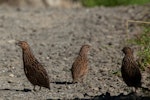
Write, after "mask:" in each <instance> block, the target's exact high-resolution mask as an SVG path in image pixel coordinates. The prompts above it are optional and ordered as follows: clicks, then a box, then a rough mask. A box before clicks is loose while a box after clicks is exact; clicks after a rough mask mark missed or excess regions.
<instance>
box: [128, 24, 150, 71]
mask: <svg viewBox="0 0 150 100" xmlns="http://www.w3.org/2000/svg"><path fill="white" fill-rule="evenodd" d="M129 43H132V44H135V45H138V46H139V47H140V51H138V56H139V59H138V63H139V65H140V67H141V68H142V69H143V70H144V69H145V67H147V66H150V25H149V26H144V31H143V33H141V34H139V35H137V36H136V37H135V38H133V39H131V40H129Z"/></svg>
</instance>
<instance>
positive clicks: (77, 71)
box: [71, 56, 85, 77]
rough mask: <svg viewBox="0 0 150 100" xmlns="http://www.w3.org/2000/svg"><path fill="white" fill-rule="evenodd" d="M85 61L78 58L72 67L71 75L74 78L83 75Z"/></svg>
mask: <svg viewBox="0 0 150 100" xmlns="http://www.w3.org/2000/svg"><path fill="white" fill-rule="evenodd" d="M84 66H85V61H84V59H83V58H82V57H81V56H78V57H77V58H76V60H75V62H74V63H73V65H72V69H71V70H72V74H73V76H75V77H80V76H82V74H83V70H84Z"/></svg>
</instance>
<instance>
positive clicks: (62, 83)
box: [51, 81, 73, 85]
mask: <svg viewBox="0 0 150 100" xmlns="http://www.w3.org/2000/svg"><path fill="white" fill-rule="evenodd" d="M51 83H54V84H58V85H69V84H73V83H72V82H66V81H64V82H51Z"/></svg>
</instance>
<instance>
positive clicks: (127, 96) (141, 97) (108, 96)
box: [92, 92, 150, 100]
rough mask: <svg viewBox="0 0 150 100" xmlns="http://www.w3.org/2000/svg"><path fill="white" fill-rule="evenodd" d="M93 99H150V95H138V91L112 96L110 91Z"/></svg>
mask: <svg viewBox="0 0 150 100" xmlns="http://www.w3.org/2000/svg"><path fill="white" fill-rule="evenodd" d="M92 99H93V100H150V96H138V95H137V94H136V93H133V92H131V93H129V94H127V95H124V94H123V93H121V94H119V95H117V96H111V95H110V93H108V92H106V94H101V95H97V96H94V97H92Z"/></svg>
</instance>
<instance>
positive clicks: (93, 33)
mask: <svg viewBox="0 0 150 100" xmlns="http://www.w3.org/2000/svg"><path fill="white" fill-rule="evenodd" d="M148 10H150V9H149V8H148V7H147V8H145V7H136V6H128V7H116V8H104V7H100V8H92V9H85V8H77V9H56V8H49V9H46V10H45V9H33V10H31V9H12V8H2V7H1V8H0V47H1V49H0V53H1V57H0V100H20V99H24V100H27V99H28V100H50V99H58V98H59V99H74V98H93V97H94V96H99V97H97V98H101V99H100V100H108V98H109V99H110V100H112V99H113V98H116V99H117V98H120V97H124V96H122V95H120V94H121V93H123V94H124V95H127V96H128V94H129V93H130V91H131V89H129V88H128V87H127V86H126V84H125V83H124V82H123V81H122V78H121V76H120V75H115V74H113V73H114V72H116V71H117V70H120V66H121V60H122V57H123V55H122V52H121V49H122V47H123V46H125V45H126V43H125V42H124V40H125V39H126V38H127V36H126V34H125V33H126V31H125V20H127V19H132V20H143V19H144V18H145V17H146V18H150V13H148ZM135 32H137V31H136V30H135V29H134V28H133V31H132V32H131V33H135ZM130 35H131V34H130ZM15 39H16V40H25V41H28V43H29V44H30V45H31V47H32V50H33V52H34V54H35V55H36V57H37V58H38V60H40V62H42V63H43V64H44V65H45V68H46V69H47V70H48V74H49V76H50V80H51V82H56V83H57V84H55V83H51V90H50V91H49V90H47V89H45V88H42V90H41V91H37V92H31V91H30V89H31V90H32V89H33V86H32V85H31V84H30V83H29V82H28V81H27V79H26V77H25V75H24V72H23V66H22V54H21V49H20V48H19V47H17V46H16V45H15ZM83 44H90V45H91V46H92V49H91V51H90V54H89V60H90V62H89V73H88V76H87V80H86V81H85V83H84V84H78V85H73V84H65V83H66V82H71V81H72V79H71V73H70V68H71V65H72V63H73V61H74V58H75V57H76V56H77V53H78V51H79V49H80V47H81V45H83ZM135 51H136V50H135ZM148 76H149V74H147V72H143V80H142V81H143V85H144V86H147V87H149V85H150V83H149V79H148ZM37 89H38V87H37ZM25 90H26V91H25ZM28 90H29V91H28ZM137 92H138V94H139V95H142V97H145V96H146V95H148V93H146V94H145V93H143V91H142V90H138V91H137ZM90 96H91V97H90ZM111 96H112V97H111ZM127 96H125V97H127ZM116 99H113V100H116ZM117 100H118V99H117ZM123 100H124V99H123ZM125 100H126V99H125Z"/></svg>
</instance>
